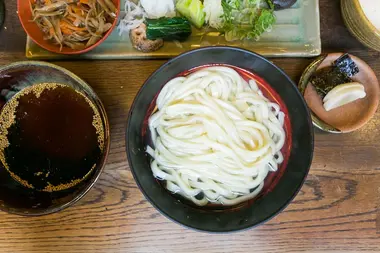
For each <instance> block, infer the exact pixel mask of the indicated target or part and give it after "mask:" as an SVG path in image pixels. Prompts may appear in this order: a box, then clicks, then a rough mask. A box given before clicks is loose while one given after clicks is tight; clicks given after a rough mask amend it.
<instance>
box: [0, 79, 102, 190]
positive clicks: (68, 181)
mask: <svg viewBox="0 0 380 253" xmlns="http://www.w3.org/2000/svg"><path fill="white" fill-rule="evenodd" d="M0 122H2V124H1V126H0V160H1V162H2V163H3V165H4V167H5V168H6V169H7V170H8V172H9V173H10V174H11V176H12V177H13V178H14V179H15V180H16V181H18V182H19V183H21V184H22V185H24V186H26V187H28V188H33V189H36V190H41V191H48V192H52V191H60V190H65V189H68V188H71V187H73V186H75V185H77V184H78V183H80V182H81V181H82V180H84V179H85V178H86V177H87V176H88V175H89V174H91V172H92V171H93V169H94V168H95V167H96V165H97V163H98V162H99V161H100V159H101V156H102V152H103V149H104V129H103V124H102V121H101V118H100V114H99V112H98V111H97V109H96V107H95V106H94V104H93V103H92V102H91V101H90V100H89V99H88V98H87V97H86V96H85V95H83V94H82V93H80V92H78V91H76V90H75V89H73V88H71V87H69V86H67V85H63V84H55V83H43V84H37V85H33V86H31V87H28V88H25V89H23V90H22V91H20V92H19V93H17V94H16V95H15V96H14V97H13V98H12V99H11V100H9V101H8V102H7V103H6V105H5V106H4V107H3V109H2V111H1V114H0Z"/></svg>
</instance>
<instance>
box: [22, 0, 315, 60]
mask: <svg viewBox="0 0 380 253" xmlns="http://www.w3.org/2000/svg"><path fill="white" fill-rule="evenodd" d="M124 4H125V0H122V1H121V6H122V12H121V16H123V15H124V12H123V9H124ZM276 17H277V23H276V25H274V27H273V30H272V32H270V33H265V34H263V35H262V37H261V39H260V41H253V40H244V41H235V42H227V41H226V40H225V39H224V36H221V35H219V33H218V32H208V33H206V34H205V32H204V31H201V30H196V29H194V31H193V34H192V36H191V37H190V38H189V39H188V40H187V41H185V42H182V43H181V46H178V45H176V44H175V43H173V42H165V45H164V46H163V47H162V48H161V49H160V50H158V51H156V52H152V53H142V52H139V51H137V50H135V49H134V48H133V47H132V45H131V43H130V40H129V38H128V35H123V36H119V32H118V30H117V29H115V30H114V31H113V33H112V34H111V35H110V36H109V38H108V39H107V40H106V41H105V42H103V44H101V45H99V46H98V47H97V48H95V49H94V50H92V51H90V52H88V53H86V54H82V55H74V56H67V55H60V54H54V53H51V52H48V51H46V50H44V49H42V48H40V47H39V46H38V45H36V44H35V43H34V42H33V41H32V40H31V39H30V38H29V37H28V38H27V43H26V56H27V57H28V58H30V59H43V60H51V59H103V60H104V59H109V60H112V59H152V58H171V57H174V56H177V55H179V54H181V53H183V52H185V51H188V50H191V49H195V48H199V47H205V46H222V45H223V46H235V47H241V48H244V49H248V50H251V51H254V52H256V53H259V54H261V55H264V56H267V57H310V56H317V55H319V54H320V53H321V39H320V26H319V4H318V0H298V2H297V3H296V4H295V5H294V6H293V7H292V8H290V9H286V10H282V11H277V12H276Z"/></svg>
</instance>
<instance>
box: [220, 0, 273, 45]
mask: <svg viewBox="0 0 380 253" xmlns="http://www.w3.org/2000/svg"><path fill="white" fill-rule="evenodd" d="M222 7H223V11H224V14H223V19H224V26H223V29H222V31H223V32H224V33H225V36H226V40H228V41H231V40H243V39H246V38H247V39H255V40H259V39H260V36H261V34H263V33H264V32H268V31H270V30H271V29H272V26H273V24H275V23H276V17H275V15H274V5H273V2H272V1H271V0H267V1H264V0H222Z"/></svg>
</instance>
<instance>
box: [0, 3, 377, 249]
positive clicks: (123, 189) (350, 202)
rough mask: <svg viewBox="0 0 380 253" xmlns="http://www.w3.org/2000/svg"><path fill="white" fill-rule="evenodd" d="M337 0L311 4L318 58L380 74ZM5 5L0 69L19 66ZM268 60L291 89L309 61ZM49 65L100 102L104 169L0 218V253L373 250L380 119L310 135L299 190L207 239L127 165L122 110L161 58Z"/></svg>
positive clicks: (11, 15)
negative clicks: (60, 204) (241, 225)
mask: <svg viewBox="0 0 380 253" xmlns="http://www.w3.org/2000/svg"><path fill="white" fill-rule="evenodd" d="M344 1H346V0H344ZM347 1H348V0H347ZM339 2H340V1H338V0H320V5H321V33H322V42H323V51H324V52H325V53H326V52H336V51H346V52H349V53H351V54H354V55H356V56H358V57H360V58H362V59H363V60H365V61H366V62H367V63H368V64H369V65H370V66H372V67H373V69H374V70H375V72H376V74H377V75H378V77H379V74H380V60H379V57H380V53H378V52H375V51H372V50H369V49H367V48H365V47H364V46H362V45H361V44H360V43H359V42H358V41H357V40H356V39H355V38H354V37H352V36H351V35H350V34H349V32H348V31H347V29H346V27H345V26H344V24H343V21H342V18H341V14H340V3H339ZM5 4H6V9H7V13H6V14H7V15H6V22H5V28H3V29H2V30H1V31H0V65H4V64H8V63H11V62H14V61H17V60H25V57H24V49H25V34H24V32H23V30H22V28H21V26H20V24H19V22H18V19H17V14H16V1H15V0H5ZM273 61H274V63H275V64H277V65H278V66H280V67H281V68H283V69H284V70H285V72H286V73H287V74H288V75H289V76H290V77H291V78H292V79H293V80H294V81H296V82H297V81H298V79H299V77H300V75H301V74H302V71H303V69H304V68H305V67H306V66H307V65H308V64H309V63H310V62H311V61H312V59H273ZM55 63H56V64H58V65H60V66H62V67H65V68H67V69H69V70H71V71H72V72H74V73H75V74H77V75H79V76H80V77H82V78H83V79H84V80H86V81H87V82H88V83H89V84H91V85H92V87H93V88H94V89H95V91H96V92H97V93H98V95H99V96H100V98H101V99H102V100H103V102H104V104H105V106H106V109H107V112H108V115H109V118H110V122H111V135H112V144H111V153H110V156H109V159H108V165H107V166H106V169H105V171H104V173H103V174H102V175H101V177H100V180H99V181H98V182H97V184H96V185H95V187H94V188H93V189H92V190H91V191H90V192H89V193H88V195H86V196H85V197H84V198H83V199H82V200H81V201H80V202H78V203H77V204H76V205H74V206H73V207H70V208H68V209H66V210H64V211H62V212H60V213H57V214H53V215H48V216H43V217H36V218H30V217H19V216H15V215H10V214H6V213H3V212H1V213H0V252H10V253H13V252H106V253H114V252H165V253H169V252H215V253H216V252H237V253H240V252H301V251H304V252H363V251H372V252H380V215H379V210H378V206H379V201H380V198H379V196H380V192H379V189H380V188H379V184H380V143H379V140H380V125H379V124H380V114H379V113H377V114H376V116H375V117H374V119H373V120H371V121H370V123H369V124H367V125H366V126H365V127H364V128H362V129H361V130H359V131H356V132H354V133H351V134H344V135H333V134H326V133H322V132H320V131H318V130H315V133H316V136H315V137H316V142H315V155H314V161H313V164H312V168H311V171H310V174H309V176H308V178H307V181H306V183H305V185H304V186H303V188H302V190H301V192H300V193H299V194H298V196H297V197H296V198H295V200H294V201H293V202H292V203H291V204H290V205H289V206H288V207H287V208H286V209H285V210H284V211H283V212H282V213H281V214H279V215H278V216H277V217H275V218H274V219H272V220H271V221H269V222H268V223H267V224H265V225H263V226H260V227H258V228H255V229H252V230H248V231H244V232H239V233H233V234H223V235H217V234H206V233H200V232H194V231H192V230H189V229H186V228H183V227H181V226H180V225H178V224H175V223H173V222H171V221H169V220H168V219H166V218H165V217H163V216H162V215H161V214H160V213H158V211H156V210H155V209H154V208H153V207H152V206H151V205H150V204H149V203H148V202H147V200H145V198H144V197H143V195H142V194H141V192H140V191H139V189H138V187H137V186H136V184H135V182H134V180H133V177H132V175H131V172H130V170H129V167H128V165H127V160H126V154H125V145H124V132H125V126H126V118H127V113H128V110H129V107H130V105H131V103H132V100H133V98H134V96H135V95H136V93H137V91H138V89H139V88H140V87H141V85H142V84H143V82H144V80H145V79H146V78H147V77H148V76H149V75H150V74H151V73H152V72H153V71H154V70H155V69H156V68H158V67H159V66H160V65H161V64H162V63H164V61H153V60H151V61H75V62H68V61H66V62H55Z"/></svg>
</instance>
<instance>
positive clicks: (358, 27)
mask: <svg viewBox="0 0 380 253" xmlns="http://www.w3.org/2000/svg"><path fill="white" fill-rule="evenodd" d="M340 2H341V11H342V16H343V20H344V23H345V24H346V26H347V28H348V30H349V31H350V32H351V33H352V35H354V36H355V37H356V38H357V39H358V40H359V41H360V42H361V43H362V44H364V45H365V46H367V47H369V48H372V49H374V50H377V51H380V31H379V30H378V29H377V28H376V27H375V26H374V25H373V23H371V22H370V20H369V19H368V18H367V16H366V14H365V13H364V10H363V8H362V6H361V4H360V1H359V0H342V1H340ZM374 2H375V1H374Z"/></svg>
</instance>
